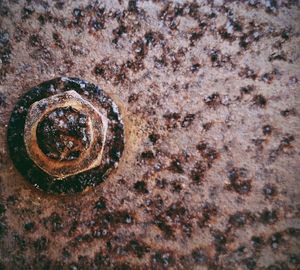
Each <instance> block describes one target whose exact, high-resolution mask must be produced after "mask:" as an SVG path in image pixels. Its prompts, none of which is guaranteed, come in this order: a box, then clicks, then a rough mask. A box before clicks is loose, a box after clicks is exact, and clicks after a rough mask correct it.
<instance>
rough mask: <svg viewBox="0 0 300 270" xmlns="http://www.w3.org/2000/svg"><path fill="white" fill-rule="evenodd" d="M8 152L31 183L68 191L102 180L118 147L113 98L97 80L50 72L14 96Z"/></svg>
mask: <svg viewBox="0 0 300 270" xmlns="http://www.w3.org/2000/svg"><path fill="white" fill-rule="evenodd" d="M7 139H8V145H9V150H10V156H11V158H12V160H13V162H14V165H15V166H16V168H17V169H18V170H19V171H20V172H21V174H22V175H23V176H25V178H26V179H27V180H28V181H29V182H30V183H31V184H33V185H34V186H35V187H37V188H39V189H42V190H44V191H46V192H49V193H55V194H61V193H74V192H80V191H83V190H86V189H88V187H93V186H96V185H98V184H99V183H101V182H103V181H104V180H105V179H106V177H107V176H108V174H109V173H110V172H111V171H112V170H113V169H115V168H116V167H117V165H118V163H119V160H120V158H121V155H122V152H123V149H124V127H123V122H122V119H121V115H120V111H119V108H118V106H117V104H115V102H114V101H113V100H112V99H111V98H110V97H109V95H107V94H106V93H105V92H104V91H103V90H102V89H101V88H99V87H98V86H96V85H94V84H91V83H88V82H86V81H84V80H81V79H78V78H66V77H62V78H56V79H53V80H50V81H46V82H44V83H42V84H40V85H38V86H36V87H33V88H32V89H31V90H29V91H28V92H27V93H25V95H24V96H23V97H22V98H21V99H20V100H19V101H18V103H17V105H16V106H15V108H14V111H13V113H12V116H11V119H10V123H9V128H8V137H7Z"/></svg>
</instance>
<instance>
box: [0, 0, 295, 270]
mask: <svg viewBox="0 0 300 270" xmlns="http://www.w3.org/2000/svg"><path fill="white" fill-rule="evenodd" d="M299 18H300V8H299V2H298V1H292V0H290V1H289V0H281V1H280V0H277V1H276V0H265V1H263V0H262V1H257V0H249V1H222V0H216V1H213V0H207V1H194V2H192V1H173V2H168V1H146V0H145V1H132V0H131V1H129V2H128V1H123V0H119V1H110V0H107V1H63V0H57V1H49V0H48V1H47V0H32V1H31V0H28V1H21V0H20V1H18V0H11V1H8V0H4V1H0V27H1V29H0V57H1V62H0V65H1V66H0V67H1V70H0V78H1V81H0V123H1V124H0V134H1V137H0V171H1V173H0V196H1V197H0V261H1V263H0V269H101V268H104V269H140V268H141V269H149V268H154V269H160V268H172V269H299V263H300V247H299V245H300V244H299V237H300V219H299V209H300V208H299V207H300V194H299V181H300V179H299V175H300V169H299V168H300V167H299V161H300V159H299V142H300V138H299V127H300V121H299V110H300V106H299V77H300V69H299V63H300V58H299V56H300V55H299V52H300V51H299V41H300V37H299V33H300V32H299V31H300V19H299ZM57 76H75V77H80V78H83V79H86V80H88V81H90V82H93V83H95V84H98V85H100V86H101V87H103V89H104V90H106V91H107V92H109V93H111V95H112V96H113V97H114V98H115V100H116V101H117V102H119V103H120V104H121V106H122V108H123V116H124V120H125V123H126V128H127V136H126V151H125V153H124V154H123V158H122V161H121V163H120V166H119V168H118V170H117V172H116V173H114V174H113V175H112V176H111V177H110V178H109V179H108V180H106V182H105V183H103V184H101V185H100V186H98V187H97V188H95V189H93V190H90V191H88V192H86V193H84V194H78V195H73V196H65V197H61V196H48V195H45V194H44V193H43V192H39V191H38V190H36V189H34V188H32V187H31V186H30V185H29V184H27V183H26V181H25V180H24V179H23V178H22V177H21V176H20V175H19V174H18V172H17V171H16V169H15V168H14V167H13V164H12V162H11V160H10V158H9V155H8V152H7V146H6V130H7V123H8V120H9V117H10V113H11V111H12V109H13V106H14V104H15V103H16V102H17V100H18V98H19V97H20V96H21V95H22V94H23V93H25V92H26V90H27V89H28V88H30V87H32V86H34V85H37V84H38V83H40V82H42V81H45V80H49V79H51V78H54V77H57Z"/></svg>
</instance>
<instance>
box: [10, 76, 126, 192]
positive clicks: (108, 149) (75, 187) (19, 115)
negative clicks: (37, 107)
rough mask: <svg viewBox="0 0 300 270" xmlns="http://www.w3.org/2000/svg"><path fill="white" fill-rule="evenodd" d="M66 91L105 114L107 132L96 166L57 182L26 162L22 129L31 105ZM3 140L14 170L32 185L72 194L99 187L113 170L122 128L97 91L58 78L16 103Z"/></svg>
mask: <svg viewBox="0 0 300 270" xmlns="http://www.w3.org/2000/svg"><path fill="white" fill-rule="evenodd" d="M70 90H74V91H76V92H77V93H78V94H79V95H80V96H81V97H82V98H84V99H85V100H87V101H89V102H90V103H92V104H93V106H95V107H97V109H98V110H99V111H101V113H103V114H105V116H106V118H107V119H108V129H107V135H106V142H105V146H104V149H103V155H102V162H101V164H100V165H99V166H97V167H95V168H93V169H90V170H87V171H84V172H81V173H78V174H75V175H71V176H68V177H66V178H63V179H57V178H56V177H54V176H51V175H49V174H47V173H46V172H45V171H43V170H42V169H41V168H40V167H38V166H37V165H36V164H35V163H34V162H33V161H32V160H31V159H30V157H29V155H28V153H27V151H26V146H25V142H24V127H25V121H26V116H27V113H28V111H29V108H30V106H31V105H32V104H33V103H35V102H37V101H39V100H41V99H45V98H48V97H51V96H53V95H57V94H62V93H64V92H67V91H70ZM7 140H8V148H9V152H10V157H11V159H12V161H13V163H14V165H15V167H16V168H17V169H18V171H19V172H20V173H21V174H22V175H23V176H24V177H25V178H26V179H27V180H28V181H29V182H30V183H31V184H32V185H34V186H35V187H36V188H38V189H41V190H43V191H45V192H47V193H52V194H64V193H76V192H82V191H84V190H86V189H88V188H89V187H94V186H96V185H98V184H100V183H101V182H103V181H104V180H105V179H106V178H107V176H108V174H109V173H110V172H111V171H112V170H113V169H114V168H116V167H117V165H118V162H119V160H120V158H121V155H122V152H123V150H124V124H123V122H122V119H121V115H120V111H119V109H118V106H117V105H116V104H115V103H114V101H113V100H112V99H111V98H110V97H109V96H108V95H107V94H106V93H105V92H104V91H103V90H102V89H101V88H99V87H98V86H96V85H94V84H92V83H89V82H86V81H84V80H81V79H78V78H67V77H60V78H55V79H53V80H50V81H46V82H43V83H41V84H40V85H38V86H36V87H33V88H31V89H30V90H29V91H28V92H27V93H26V94H25V95H24V96H23V97H22V98H21V99H20V100H19V101H18V103H17V104H16V106H15V108H14V110H13V112H12V115H11V118H10V121H9V126H8V132H7Z"/></svg>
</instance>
